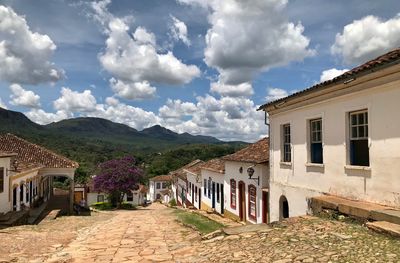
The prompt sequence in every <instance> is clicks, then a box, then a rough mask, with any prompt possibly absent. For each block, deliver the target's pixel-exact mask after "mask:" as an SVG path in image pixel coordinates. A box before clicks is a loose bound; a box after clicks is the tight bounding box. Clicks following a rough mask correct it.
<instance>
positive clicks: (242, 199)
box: [239, 181, 246, 221]
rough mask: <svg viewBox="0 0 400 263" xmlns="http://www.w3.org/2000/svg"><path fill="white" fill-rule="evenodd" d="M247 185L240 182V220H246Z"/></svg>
mask: <svg viewBox="0 0 400 263" xmlns="http://www.w3.org/2000/svg"><path fill="white" fill-rule="evenodd" d="M245 187H246V185H245V183H243V182H242V181H240V182H239V218H240V221H246V195H245V193H246V188H245Z"/></svg>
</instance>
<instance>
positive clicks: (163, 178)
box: [150, 175, 171, 182]
mask: <svg viewBox="0 0 400 263" xmlns="http://www.w3.org/2000/svg"><path fill="white" fill-rule="evenodd" d="M150 181H155V182H160V181H171V175H158V176H155V177H152V178H150Z"/></svg>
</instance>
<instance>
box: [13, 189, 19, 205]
mask: <svg viewBox="0 0 400 263" xmlns="http://www.w3.org/2000/svg"><path fill="white" fill-rule="evenodd" d="M17 187H18V186H17ZM17 187H14V188H13V211H17Z"/></svg>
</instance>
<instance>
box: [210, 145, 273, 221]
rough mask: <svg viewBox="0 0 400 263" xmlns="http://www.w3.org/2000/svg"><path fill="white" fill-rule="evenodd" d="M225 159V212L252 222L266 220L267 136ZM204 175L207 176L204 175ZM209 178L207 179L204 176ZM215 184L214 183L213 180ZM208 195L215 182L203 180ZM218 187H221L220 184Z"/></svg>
mask: <svg viewBox="0 0 400 263" xmlns="http://www.w3.org/2000/svg"><path fill="white" fill-rule="evenodd" d="M222 159H223V160H224V161H225V176H224V186H223V189H222V190H223V192H224V201H225V204H224V216H225V217H229V218H231V219H234V220H238V221H239V220H240V221H245V222H248V223H252V224H257V223H267V222H269V220H268V198H269V197H268V183H269V167H268V162H269V142H268V138H264V139H261V140H259V141H258V142H256V143H254V144H251V145H249V146H247V147H246V148H244V149H242V150H240V151H237V152H235V153H233V154H231V155H227V156H224V157H223V158H222ZM204 179H207V178H204ZM207 180H208V179H207ZM215 185H216V184H215ZM206 186H207V196H209V192H210V189H211V198H212V196H213V194H212V193H213V192H214V189H216V186H214V184H213V182H212V181H211V185H210V184H209V183H208V181H207V182H206ZM220 189H221V188H220Z"/></svg>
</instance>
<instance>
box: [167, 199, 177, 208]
mask: <svg viewBox="0 0 400 263" xmlns="http://www.w3.org/2000/svg"><path fill="white" fill-rule="evenodd" d="M168 204H169V205H170V206H176V200H175V199H174V198H172V199H171V200H169V203H168Z"/></svg>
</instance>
